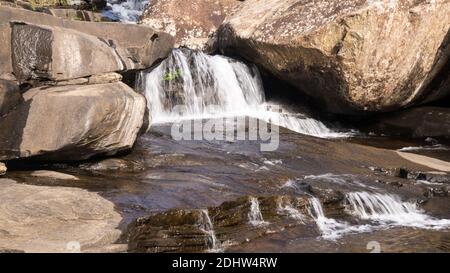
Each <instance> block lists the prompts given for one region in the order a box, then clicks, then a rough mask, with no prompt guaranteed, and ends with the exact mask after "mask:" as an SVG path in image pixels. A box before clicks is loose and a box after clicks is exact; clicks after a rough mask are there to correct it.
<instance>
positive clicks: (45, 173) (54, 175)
mask: <svg viewBox="0 0 450 273" xmlns="http://www.w3.org/2000/svg"><path fill="white" fill-rule="evenodd" d="M31 176H34V177H43V178H51V179H60V180H80V179H79V178H78V177H76V176H73V175H70V174H66V173H61V172H55V171H48V170H38V171H33V172H31Z"/></svg>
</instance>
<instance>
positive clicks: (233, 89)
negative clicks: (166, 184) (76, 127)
mask: <svg viewBox="0 0 450 273" xmlns="http://www.w3.org/2000/svg"><path fill="white" fill-rule="evenodd" d="M139 82H140V84H141V87H140V89H143V90H144V92H145V95H146V97H147V101H148V102H149V109H150V111H151V113H152V122H153V123H166V122H174V121H177V120H181V119H205V118H220V117H235V116H249V117H253V118H258V119H261V120H264V121H266V122H270V123H273V124H275V125H278V126H282V127H286V128H289V129H291V130H293V131H295V132H298V133H302V134H307V135H313V136H317V137H346V136H348V134H344V133H336V132H333V131H332V130H330V129H329V128H327V127H326V126H325V125H324V124H323V123H322V122H320V121H318V120H315V119H312V118H308V117H306V116H303V115H301V114H292V113H289V112H287V111H284V110H283V109H281V110H282V111H281V112H280V111H275V110H273V109H274V108H275V109H276V107H275V106H273V105H270V104H269V103H267V102H265V97H264V88H263V86H262V81H261V77H260V75H259V72H258V70H257V68H256V67H249V66H247V65H245V64H244V63H242V62H239V61H236V60H233V59H230V58H227V57H223V56H218V55H216V56H210V55H207V54H204V53H202V52H199V51H191V50H187V49H176V50H174V51H173V52H172V54H171V55H170V56H169V57H168V58H167V59H166V60H165V61H164V62H162V63H161V64H160V65H159V66H158V67H157V68H155V69H154V70H153V71H151V72H150V73H142V74H141V75H140V80H139ZM178 105H182V106H183V107H184V109H183V111H184V112H183V114H180V111H178V109H175V106H178ZM211 106H214V107H211Z"/></svg>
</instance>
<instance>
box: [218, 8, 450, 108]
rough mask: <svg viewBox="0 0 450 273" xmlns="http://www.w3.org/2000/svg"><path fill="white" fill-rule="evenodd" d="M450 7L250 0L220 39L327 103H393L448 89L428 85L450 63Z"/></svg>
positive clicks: (230, 49) (229, 48)
mask: <svg viewBox="0 0 450 273" xmlns="http://www.w3.org/2000/svg"><path fill="white" fill-rule="evenodd" d="M449 14H450V2H449V1H447V0H436V1H414V0H398V1H390V0H378V1H365V0H350V1H338V0H333V1H328V0H308V1H300V0H247V1H245V2H244V3H243V5H241V7H240V9H239V10H238V11H237V12H236V13H234V14H233V15H231V16H229V17H228V18H227V19H226V21H225V22H224V24H223V26H222V27H221V29H220V31H219V33H218V36H219V37H218V41H219V47H220V48H221V50H222V51H224V52H226V53H228V54H238V55H241V56H242V57H244V58H246V59H247V60H250V61H252V62H255V63H256V64H258V65H259V66H260V67H262V68H264V69H265V70H267V71H268V72H270V73H272V74H273V75H275V76H276V77H277V78H279V79H282V80H284V81H287V82H289V83H290V84H292V85H293V86H295V87H296V88H297V89H298V90H299V91H302V92H304V93H306V94H307V95H309V96H311V97H313V98H315V99H316V101H317V102H319V103H320V104H321V105H324V106H325V107H326V109H327V110H329V111H332V112H336V113H355V112H358V111H389V110H395V109H398V108H401V107H404V106H407V105H411V104H415V103H419V102H422V101H424V100H426V99H427V98H432V99H439V98H441V97H443V96H444V95H445V94H448V93H449V90H450V88H447V89H446V90H441V91H433V90H429V89H427V85H428V83H430V82H431V81H433V80H434V79H435V77H436V76H437V75H438V74H439V72H440V71H441V69H443V67H444V65H445V64H446V63H448V56H449V54H450V52H449V47H448V44H447V43H448V40H449V39H448V38H446V36H448V35H449V28H450V20H449V17H448V16H449ZM447 74H448V73H447Z"/></svg>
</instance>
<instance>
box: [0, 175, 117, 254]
mask: <svg viewBox="0 0 450 273" xmlns="http://www.w3.org/2000/svg"><path fill="white" fill-rule="evenodd" d="M0 185H1V186H0V199H1V200H2V205H1V206H0V250H1V249H15V250H20V251H25V252H86V251H89V249H92V248H94V249H96V248H101V247H107V246H111V245H113V244H114V242H115V241H116V240H117V239H118V238H119V236H120V234H121V232H120V230H118V229H117V226H118V225H119V223H120V221H121V220H122V217H121V216H120V214H119V213H118V212H116V211H115V210H114V204H113V203H112V202H110V201H108V200H106V199H104V198H102V197H101V196H100V195H98V194H97V193H93V192H89V191H87V190H82V189H78V188H70V187H46V186H34V185H26V184H19V183H17V182H16V181H14V180H10V179H0Z"/></svg>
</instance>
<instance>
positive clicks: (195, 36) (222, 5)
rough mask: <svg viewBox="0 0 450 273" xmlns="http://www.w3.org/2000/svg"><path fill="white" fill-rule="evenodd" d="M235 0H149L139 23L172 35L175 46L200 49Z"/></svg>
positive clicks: (236, 3)
mask: <svg viewBox="0 0 450 273" xmlns="http://www.w3.org/2000/svg"><path fill="white" fill-rule="evenodd" d="M240 2H241V1H239V0H218V1H217V0H206V1H205V0H191V1H185V0H152V1H150V3H149V5H148V6H147V9H146V10H145V11H144V13H143V14H142V16H141V19H140V23H141V24H143V25H147V26H150V27H152V28H154V29H157V30H159V31H164V32H167V33H170V34H172V35H173V36H175V41H176V44H177V46H187V47H189V48H192V49H203V48H204V47H205V46H206V43H207V41H208V37H209V36H210V35H212V34H213V33H214V32H215V31H216V30H217V28H218V27H219V26H220V24H221V23H222V22H223V20H224V19H225V17H226V16H227V15H229V14H230V13H232V11H233V10H234V9H235V8H236V7H237V6H238V5H239V4H240Z"/></svg>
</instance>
